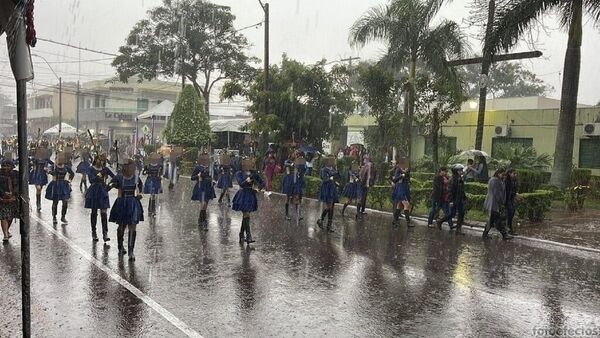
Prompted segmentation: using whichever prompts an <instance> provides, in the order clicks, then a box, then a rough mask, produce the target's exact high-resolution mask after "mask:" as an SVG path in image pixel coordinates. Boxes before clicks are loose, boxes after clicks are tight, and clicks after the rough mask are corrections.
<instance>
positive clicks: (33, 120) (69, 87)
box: [27, 82, 77, 134]
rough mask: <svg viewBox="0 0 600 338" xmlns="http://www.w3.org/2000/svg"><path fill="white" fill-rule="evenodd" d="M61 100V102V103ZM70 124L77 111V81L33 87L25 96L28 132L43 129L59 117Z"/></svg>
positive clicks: (54, 123)
mask: <svg viewBox="0 0 600 338" xmlns="http://www.w3.org/2000/svg"><path fill="white" fill-rule="evenodd" d="M61 93H62V95H61ZM61 101H62V104H61ZM61 111H62V121H63V122H65V123H69V124H72V123H74V121H75V118H76V112H77V83H76V82H63V83H62V86H60V85H58V84H57V85H55V86H52V87H42V88H35V89H34V91H33V92H32V93H31V94H30V95H28V97H27V128H28V131H29V133H30V134H31V133H33V134H35V133H37V130H38V129H39V130H40V131H42V132H43V131H44V130H46V129H48V128H50V127H52V126H54V125H56V124H58V121H59V119H60V115H61Z"/></svg>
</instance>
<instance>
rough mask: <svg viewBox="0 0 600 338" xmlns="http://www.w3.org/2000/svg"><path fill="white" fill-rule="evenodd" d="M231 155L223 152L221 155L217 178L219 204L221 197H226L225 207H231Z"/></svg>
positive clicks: (221, 201) (221, 200)
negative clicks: (219, 192) (219, 193)
mask: <svg viewBox="0 0 600 338" xmlns="http://www.w3.org/2000/svg"><path fill="white" fill-rule="evenodd" d="M230 159H231V157H230V156H229V154H227V153H225V154H223V155H221V160H220V162H221V164H220V166H219V179H218V180H217V188H219V189H221V195H220V196H219V204H221V203H223V197H227V207H231V197H230V196H229V189H231V188H233V179H232V177H231V176H232V173H231V165H230V164H231V162H230Z"/></svg>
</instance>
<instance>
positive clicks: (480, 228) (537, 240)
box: [272, 191, 600, 254]
mask: <svg viewBox="0 0 600 338" xmlns="http://www.w3.org/2000/svg"><path fill="white" fill-rule="evenodd" d="M272 193H273V194H275V195H278V196H283V197H285V196H286V195H285V194H282V193H279V192H275V191H272ZM302 199H307V200H311V201H316V202H319V203H320V201H319V200H318V199H316V198H312V197H302ZM349 207H353V208H356V206H354V205H349ZM365 210H368V211H369V212H371V213H376V214H382V215H386V216H392V213H391V212H389V211H382V210H377V209H370V208H365ZM411 217H412V218H413V219H415V220H418V221H420V223H425V224H424V225H425V226H427V218H425V217H423V216H411ZM465 225H466V226H469V227H470V228H466V230H470V231H476V232H483V228H484V225H483V223H480V222H477V223H465ZM514 239H515V240H522V241H526V242H533V243H539V244H546V245H552V246H556V247H561V248H566V249H571V250H576V251H585V252H589V253H595V254H600V249H596V248H590V247H587V246H578V245H573V244H567V243H561V242H556V241H551V240H547V239H541V238H535V237H526V236H514Z"/></svg>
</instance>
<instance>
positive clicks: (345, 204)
mask: <svg viewBox="0 0 600 338" xmlns="http://www.w3.org/2000/svg"><path fill="white" fill-rule="evenodd" d="M347 207H348V203H347V202H346V203H344V206H343V207H342V217H344V216H345V214H346V208H347Z"/></svg>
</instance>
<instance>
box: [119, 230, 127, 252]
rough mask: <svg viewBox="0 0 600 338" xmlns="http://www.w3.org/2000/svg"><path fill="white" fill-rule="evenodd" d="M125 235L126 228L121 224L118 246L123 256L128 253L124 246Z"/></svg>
mask: <svg viewBox="0 0 600 338" xmlns="http://www.w3.org/2000/svg"><path fill="white" fill-rule="evenodd" d="M124 237H125V228H124V227H122V226H120V225H119V228H118V229H117V247H118V249H119V256H123V255H124V254H126V253H127V251H125V247H124V246H123V239H124Z"/></svg>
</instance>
